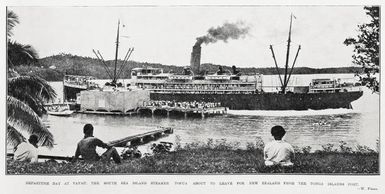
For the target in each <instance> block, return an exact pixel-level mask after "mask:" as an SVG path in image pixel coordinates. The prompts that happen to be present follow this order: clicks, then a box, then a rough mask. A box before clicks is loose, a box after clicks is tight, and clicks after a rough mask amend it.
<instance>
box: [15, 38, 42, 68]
mask: <svg viewBox="0 0 385 194" xmlns="http://www.w3.org/2000/svg"><path fill="white" fill-rule="evenodd" d="M38 58H39V55H38V54H37V52H36V50H35V49H34V48H33V47H32V46H31V45H24V44H20V43H18V42H16V41H8V64H9V67H15V66H18V65H30V64H32V63H34V62H37V59H38Z"/></svg>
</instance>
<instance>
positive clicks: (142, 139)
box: [7, 127, 174, 161]
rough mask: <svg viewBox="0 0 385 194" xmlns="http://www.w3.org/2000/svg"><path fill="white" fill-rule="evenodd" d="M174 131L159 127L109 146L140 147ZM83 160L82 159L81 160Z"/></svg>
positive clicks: (43, 156) (11, 155) (66, 159)
mask: <svg viewBox="0 0 385 194" xmlns="http://www.w3.org/2000/svg"><path fill="white" fill-rule="evenodd" d="M173 132H174V130H173V129H172V128H170V127H159V129H157V130H154V131H149V132H146V133H142V134H137V135H133V136H129V137H125V138H122V139H118V140H114V141H110V142H108V143H107V144H108V145H110V146H114V147H127V146H138V145H143V144H146V143H149V142H151V141H155V140H157V139H159V138H161V137H164V136H167V135H169V134H172V133H173ZM13 155H14V154H13V153H7V157H13ZM38 158H39V159H46V160H65V161H71V160H72V157H69V156H51V155H40V154H39V156H38ZM80 159H81V158H80Z"/></svg>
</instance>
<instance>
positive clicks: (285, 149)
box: [263, 125, 294, 166]
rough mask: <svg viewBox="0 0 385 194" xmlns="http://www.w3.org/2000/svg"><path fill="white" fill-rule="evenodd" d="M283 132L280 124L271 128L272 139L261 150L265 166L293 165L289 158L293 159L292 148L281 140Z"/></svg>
mask: <svg viewBox="0 0 385 194" xmlns="http://www.w3.org/2000/svg"><path fill="white" fill-rule="evenodd" d="M285 133H286V131H285V129H284V128H283V127H282V126H279V125H277V126H274V127H272V128H271V135H272V136H273V137H274V140H273V141H272V142H269V143H268V144H266V146H265V148H264V150H263V154H264V159H265V165H266V166H273V165H281V166H293V163H292V162H291V160H292V159H294V149H293V146H291V145H290V144H289V143H287V142H285V141H283V140H282V138H283V136H284V135H285Z"/></svg>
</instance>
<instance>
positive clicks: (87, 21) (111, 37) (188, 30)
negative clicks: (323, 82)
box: [8, 6, 369, 68]
mask: <svg viewBox="0 0 385 194" xmlns="http://www.w3.org/2000/svg"><path fill="white" fill-rule="evenodd" d="M8 9H10V10H12V11H14V12H15V13H16V14H17V15H18V16H19V20H20V24H18V25H17V26H16V27H15V28H14V30H13V33H14V35H13V36H12V38H11V39H12V40H16V41H18V42H20V43H23V44H30V45H32V46H33V47H34V48H35V49H36V50H37V51H38V53H39V56H40V58H43V57H46V56H51V55H56V54H59V53H71V54H73V55H79V56H88V57H93V58H94V57H95V56H94V54H93V52H92V49H96V50H100V52H101V53H102V55H103V57H104V59H106V60H110V59H114V57H115V42H116V31H117V23H118V20H120V21H121V24H123V25H124V26H125V27H122V26H121V30H120V34H121V36H120V49H119V58H120V59H123V58H124V55H125V53H126V52H127V50H128V48H130V47H134V49H135V50H134V52H133V53H132V55H131V58H130V59H131V60H134V61H139V62H151V63H162V64H165V65H177V66H186V65H189V63H190V55H191V50H192V46H193V45H194V43H195V42H196V38H197V37H199V36H203V35H205V34H207V30H208V29H210V28H211V27H218V26H221V25H222V24H223V23H225V22H230V23H236V22H243V23H244V24H245V25H246V26H248V27H249V28H250V29H249V33H248V34H247V35H246V36H245V37H243V38H240V39H237V40H229V41H227V43H225V42H222V41H218V42H216V43H213V44H207V45H206V44H203V45H202V58H201V63H213V64H221V65H229V66H231V65H236V66H238V67H257V68H259V67H274V61H273V58H272V54H271V51H270V49H269V45H271V44H272V45H273V48H274V51H275V54H276V57H277V61H278V64H279V66H280V67H283V66H284V64H285V55H286V44H287V38H288V30H289V22H290V14H291V13H293V14H294V15H295V17H296V19H294V20H293V28H292V41H293V42H292V47H291V55H290V56H291V58H290V61H291V62H290V64H291V63H292V61H293V58H294V56H295V52H296V51H297V48H298V46H299V45H301V50H300V53H299V56H298V59H297V63H296V66H297V67H312V68H325V67H348V66H352V58H351V56H352V55H353V47H351V46H350V47H347V46H345V45H344V44H343V41H344V40H345V39H346V38H348V37H356V36H357V34H358V31H357V29H358V28H357V25H359V24H362V23H365V22H368V21H369V18H368V17H367V16H366V14H365V12H364V10H363V7H362V6H210V7H207V6H125V7H69V6H68V7H52V6H45V7H39V6H34V7H32V6H30V7H28V6H25V7H23V6H13V7H8Z"/></svg>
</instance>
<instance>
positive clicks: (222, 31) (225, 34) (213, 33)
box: [195, 22, 250, 46]
mask: <svg viewBox="0 0 385 194" xmlns="http://www.w3.org/2000/svg"><path fill="white" fill-rule="evenodd" d="M249 29H250V27H249V26H245V24H244V23H243V22H236V23H228V22H226V23H224V24H223V25H222V26H218V27H216V28H214V27H211V28H210V29H209V30H208V31H207V35H205V36H201V37H198V38H197V41H196V43H195V45H198V46H200V45H201V44H202V43H205V44H209V43H215V42H217V41H218V40H222V41H223V42H227V40H228V39H239V38H244V37H245V36H246V35H247V34H248V33H249Z"/></svg>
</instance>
